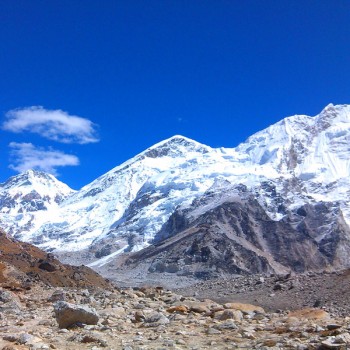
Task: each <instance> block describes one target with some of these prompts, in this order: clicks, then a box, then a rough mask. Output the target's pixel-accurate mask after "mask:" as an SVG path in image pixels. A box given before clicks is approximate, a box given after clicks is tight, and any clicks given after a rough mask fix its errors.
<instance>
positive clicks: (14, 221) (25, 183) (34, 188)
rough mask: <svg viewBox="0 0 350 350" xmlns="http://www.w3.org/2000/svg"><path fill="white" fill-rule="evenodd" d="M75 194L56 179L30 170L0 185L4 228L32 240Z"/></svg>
mask: <svg viewBox="0 0 350 350" xmlns="http://www.w3.org/2000/svg"><path fill="white" fill-rule="evenodd" d="M73 193H74V191H73V190H72V189H71V188H69V187H68V186H67V185H65V184H64V183H62V182H60V181H58V180H57V179H56V178H55V177H54V176H53V175H50V174H46V173H43V172H40V171H34V170H28V171H26V172H24V173H22V174H20V175H16V176H13V177H11V178H9V179H8V180H7V181H6V182H5V183H2V184H0V212H1V219H0V223H1V227H2V228H3V229H4V230H5V231H6V232H8V233H10V234H12V235H15V236H17V235H18V236H20V237H21V238H22V239H23V240H28V241H29V240H31V239H32V236H33V232H36V230H37V229H38V228H39V227H40V225H41V224H42V223H43V222H45V221H46V220H47V219H48V217H47V216H46V215H47V212H52V211H56V210H58V208H59V205H60V203H62V201H63V200H64V199H65V198H67V197H68V196H69V195H71V194H73Z"/></svg>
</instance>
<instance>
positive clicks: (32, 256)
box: [0, 229, 110, 288]
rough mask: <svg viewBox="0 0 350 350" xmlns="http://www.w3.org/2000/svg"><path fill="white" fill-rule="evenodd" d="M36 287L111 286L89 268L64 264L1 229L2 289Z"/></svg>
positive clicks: (0, 260) (0, 280)
mask: <svg viewBox="0 0 350 350" xmlns="http://www.w3.org/2000/svg"><path fill="white" fill-rule="evenodd" d="M33 283H43V284H46V285H51V286H54V287H100V288H108V287H109V286H110V284H109V282H108V281H106V280H105V279H104V278H102V277H101V276H100V275H98V274H97V273H96V272H94V271H93V270H91V269H90V268H88V267H86V266H71V265H66V264H62V263H61V262H59V261H58V260H57V259H56V258H55V257H54V256H53V255H52V254H48V253H46V252H44V251H42V250H40V249H39V248H37V247H34V246H33V245H31V244H28V243H23V242H19V241H16V240H15V239H13V238H12V237H10V236H9V235H8V234H6V233H5V232H4V231H2V230H1V229H0V286H3V287H8V288H28V287H30V285H32V284H33Z"/></svg>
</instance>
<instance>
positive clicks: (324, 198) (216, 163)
mask: <svg viewBox="0 0 350 350" xmlns="http://www.w3.org/2000/svg"><path fill="white" fill-rule="evenodd" d="M18 176H19V177H20V176H21V175H18ZM50 176H51V175H50ZM349 178H350V106H349V105H336V106H334V105H332V104H330V105H328V106H326V107H325V108H324V109H323V110H322V111H321V113H320V114H318V115H317V116H315V117H309V116H305V115H296V116H292V117H287V118H285V119H283V120H281V121H280V122H277V123H276V124H274V125H272V126H270V127H268V128H266V129H264V130H262V131H259V132H257V133H255V134H254V135H252V136H250V137H249V138H248V139H247V140H246V141H245V142H243V143H241V144H239V145H238V146H237V147H235V148H223V147H222V148H211V147H209V146H206V145H203V144H200V143H198V142H197V141H194V140H191V139H189V138H187V137H184V136H181V135H174V136H173V137H171V138H169V139H166V140H163V141H161V142H159V143H157V144H155V145H153V146H151V147H149V148H147V149H146V150H145V151H143V152H141V153H139V154H138V155H136V156H135V157H133V158H131V159H130V160H127V161H126V162H124V163H122V164H121V165H119V166H117V167H115V168H113V169H111V170H110V171H109V172H107V173H105V174H103V175H102V176H100V177H99V178H97V179H96V180H94V181H92V182H91V183H90V184H87V185H86V186H84V187H82V189H80V190H79V191H72V190H71V191H72V192H69V193H68V192H67V193H68V194H67V195H65V196H64V197H63V198H62V200H61V201H60V202H59V203H58V204H57V205H56V206H52V205H51V206H49V205H46V202H45V200H44V202H45V203H44V207H43V208H42V209H40V208H39V209H38V210H36V211H31V212H29V211H28V212H25V213H23V214H22V215H23V218H22V219H21V220H22V221H21V225H15V226H14V227H15V229H13V230H12V231H11V234H13V235H15V236H16V237H19V238H21V239H23V240H27V241H29V242H33V243H35V244H36V245H38V246H40V247H41V248H44V249H46V250H48V251H53V252H55V254H58V255H60V256H61V258H62V259H68V261H69V260H70V259H71V260H72V259H73V260H74V259H77V260H76V262H78V263H82V262H83V263H90V264H93V265H91V266H95V267H96V268H100V267H103V266H104V265H108V264H109V263H110V262H113V261H115V259H117V258H120V257H121V256H122V255H123V254H126V253H127V254H130V253H131V252H136V251H139V250H141V249H144V248H147V247H148V246H150V245H152V244H153V243H154V240H155V239H156V237H158V238H159V237H163V239H168V238H169V235H168V234H164V235H163V234H160V233H161V232H163V233H164V228H165V227H167V225H168V223H169V220H173V217H172V215H173V214H174V213H175V212H176V211H177V210H187V209H188V208H192V207H193V206H194V205H195V203H196V201H198V200H199V201H200V200H201V198H204V197H203V196H204V195H206V193H207V191H208V190H210V191H214V192H215V191H216V192H222V193H225V192H228V193H230V191H231V190H232V188H234V187H237V186H245V187H246V188H247V191H248V192H249V193H250V194H251V195H252V196H254V197H255V198H256V200H257V203H258V204H256V205H259V206H261V208H262V210H263V211H265V213H266V215H267V216H268V217H269V219H271V220H272V221H276V222H281V220H283V218H285V217H287V216H288V215H292V213H293V212H295V211H297V210H298V209H299V208H302V207H304V206H305V205H306V206H308V205H309V206H312V207H314V206H315V205H317V204H318V203H329V206H330V208H337V209H332V210H339V211H340V214H341V215H342V216H343V218H344V225H345V226H346V227H345V231H347V230H348V225H349V222H350V206H349V204H350V203H349V198H350V196H349V195H350V180H349ZM0 190H1V191H2V192H0V198H1V195H3V196H4V195H7V196H9V195H10V194H9V191H8V190H7V189H5V188H4V185H3V184H0ZM12 190H13V191H14V192H15V191H19V188H18V187H16V186H14V187H13V189H12ZM51 192H53V191H51ZM241 194H242V193H241ZM13 196H15V194H14V195H13ZM4 208H6V205H4V204H3V203H2V206H0V209H1V210H2V212H6V209H4ZM198 210H201V211H202V213H203V215H207V214H206V211H205V208H204V207H201V209H197V211H198ZM15 214H16V215H17V214H18V213H14V214H11V215H13V217H12V218H11V215H7V217H6V220H7V222H6V225H7V226H6V225H5V226H6V227H10V226H12V225H13V223H14V222H15V220H16V215H15ZM43 217H45V218H46V220H45V219H43ZM6 227H5V229H6ZM16 230H17V231H16ZM295 232H299V231H298V230H296V231H295ZM295 234H296V233H295ZM162 235H163V236H162ZM345 236H346V235H345ZM158 238H157V239H158ZM316 243H317V242H316ZM317 244H318V243H317ZM317 247H318V248H319V247H320V246H319V245H317ZM318 248H317V249H318ZM74 252H76V253H74ZM342 261H343V264H346V262H345V261H346V259H345V258H344V259H342ZM276 262H277V260H276ZM306 265H307V264H306Z"/></svg>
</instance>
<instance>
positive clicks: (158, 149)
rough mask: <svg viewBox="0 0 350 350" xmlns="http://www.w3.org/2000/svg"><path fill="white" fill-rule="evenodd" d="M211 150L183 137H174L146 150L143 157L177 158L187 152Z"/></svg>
mask: <svg viewBox="0 0 350 350" xmlns="http://www.w3.org/2000/svg"><path fill="white" fill-rule="evenodd" d="M210 149H211V148H210V147H209V146H206V145H203V144H201V143H199V142H197V141H195V140H192V139H190V138H188V137H185V136H182V135H174V136H172V137H170V138H168V139H165V140H163V141H161V142H158V143H156V144H155V145H153V146H151V147H149V148H148V149H146V151H144V152H143V155H144V156H146V157H150V158H159V157H164V156H170V157H171V156H177V155H181V154H184V153H187V152H191V151H192V152H200V153H207V152H209V150H210Z"/></svg>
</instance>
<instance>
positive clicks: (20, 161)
mask: <svg viewBox="0 0 350 350" xmlns="http://www.w3.org/2000/svg"><path fill="white" fill-rule="evenodd" d="M9 146H10V148H11V163H12V164H11V165H10V166H9V168H10V169H13V170H16V171H18V172H23V171H26V170H28V169H35V170H42V171H45V172H47V173H50V174H53V175H57V171H56V168H57V167H63V166H68V165H79V159H78V157H76V156H74V155H71V154H66V153H64V152H61V151H57V150H54V149H52V148H49V149H44V148H39V147H35V146H34V145H33V144H31V143H17V142H11V143H10V144H9Z"/></svg>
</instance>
